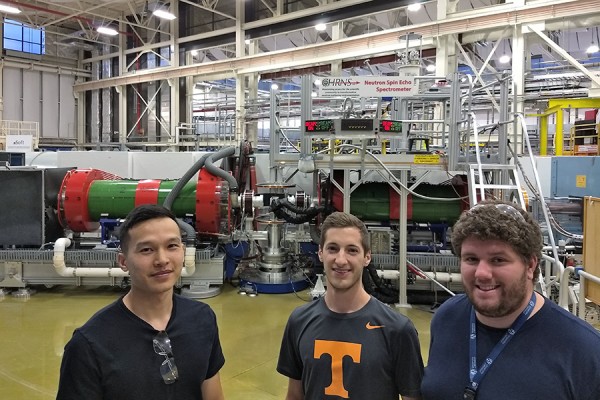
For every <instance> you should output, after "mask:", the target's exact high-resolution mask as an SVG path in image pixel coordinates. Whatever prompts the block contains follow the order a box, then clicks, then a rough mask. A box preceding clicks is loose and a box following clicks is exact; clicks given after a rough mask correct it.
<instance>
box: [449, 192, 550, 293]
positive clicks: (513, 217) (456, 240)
mask: <svg viewBox="0 0 600 400" xmlns="http://www.w3.org/2000/svg"><path fill="white" fill-rule="evenodd" d="M502 204H504V205H505V206H500V207H498V205H502ZM517 213H518V214H517ZM519 214H520V215H521V216H523V218H522V219H521V218H520V217H519ZM469 237H476V238H477V239H479V240H500V241H502V242H505V243H507V244H508V245H510V247H511V248H512V249H513V250H514V251H515V252H516V253H517V254H518V255H519V256H520V257H521V259H522V260H523V262H524V263H525V264H528V263H529V260H530V259H531V257H533V256H535V257H537V259H538V264H539V261H540V260H541V258H542V247H543V241H542V231H541V229H540V226H539V225H538V223H537V222H536V221H535V220H534V219H533V217H532V216H531V215H530V214H529V213H528V212H526V211H525V210H523V209H522V208H521V207H519V205H517V204H514V203H509V202H505V201H498V200H486V201H482V202H481V203H479V204H477V205H476V206H475V207H473V208H471V209H470V210H468V211H465V212H464V213H462V215H461V216H460V218H459V219H458V221H457V222H456V224H454V226H453V227H452V239H451V241H452V248H453V250H454V253H455V254H456V255H457V256H459V257H460V255H461V248H462V244H463V242H464V241H465V239H467V238H469ZM539 273H540V269H539V268H536V270H535V273H534V277H533V279H534V281H535V280H536V279H537V278H538V276H539Z"/></svg>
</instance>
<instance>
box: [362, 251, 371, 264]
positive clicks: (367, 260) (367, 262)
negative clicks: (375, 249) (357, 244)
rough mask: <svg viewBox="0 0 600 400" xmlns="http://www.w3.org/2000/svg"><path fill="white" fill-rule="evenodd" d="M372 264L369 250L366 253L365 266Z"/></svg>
mask: <svg viewBox="0 0 600 400" xmlns="http://www.w3.org/2000/svg"><path fill="white" fill-rule="evenodd" d="M369 264H371V252H370V251H369V252H368V253H367V254H365V265H364V266H365V267H366V266H367V265H369Z"/></svg>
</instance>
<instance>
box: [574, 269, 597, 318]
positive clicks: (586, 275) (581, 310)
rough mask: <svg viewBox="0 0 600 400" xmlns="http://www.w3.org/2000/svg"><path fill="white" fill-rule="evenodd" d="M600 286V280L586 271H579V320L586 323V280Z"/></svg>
mask: <svg viewBox="0 0 600 400" xmlns="http://www.w3.org/2000/svg"><path fill="white" fill-rule="evenodd" d="M586 279H589V280H590V281H592V282H594V283H596V284H598V285H600V278H599V277H597V276H596V275H592V274H590V273H588V272H585V271H579V318H581V319H583V320H584V321H585V301H586V299H585V280H586Z"/></svg>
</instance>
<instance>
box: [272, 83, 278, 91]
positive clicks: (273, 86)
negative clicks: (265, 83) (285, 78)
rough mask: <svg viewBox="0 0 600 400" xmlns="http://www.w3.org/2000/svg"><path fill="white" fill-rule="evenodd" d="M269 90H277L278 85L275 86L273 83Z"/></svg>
mask: <svg viewBox="0 0 600 400" xmlns="http://www.w3.org/2000/svg"><path fill="white" fill-rule="evenodd" d="M271 89H272V90H277V89H279V85H278V84H276V83H274V84H272V85H271Z"/></svg>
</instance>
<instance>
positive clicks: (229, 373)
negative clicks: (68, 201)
mask: <svg viewBox="0 0 600 400" xmlns="http://www.w3.org/2000/svg"><path fill="white" fill-rule="evenodd" d="M121 294H122V292H121V291H120V290H118V289H114V288H106V287H103V288H75V287H54V288H51V289H46V288H43V289H39V290H38V292H37V293H35V294H34V295H32V296H31V298H30V299H28V300H22V299H18V298H14V297H12V296H11V295H7V296H6V297H4V299H3V300H1V301H0V398H2V399H11V400H38V399H39V400H42V399H43V400H48V399H54V398H55V396H56V388H57V383H58V371H59V367H60V360H61V356H62V351H63V346H64V344H65V343H66V342H67V340H68V339H69V338H70V336H71V334H72V332H73V329H75V328H76V327H78V326H80V325H82V324H83V323H84V322H85V321H86V320H87V319H88V318H89V317H90V316H91V315H92V314H93V313H94V312H96V311H97V310H98V309H100V308H101V307H103V306H105V305H107V304H109V303H111V302H112V301H114V300H115V299H116V298H117V297H118V296H120V295H121ZM299 297H302V298H304V299H308V293H307V292H306V291H304V292H302V293H299ZM299 297H297V296H296V295H294V294H293V293H292V294H280V295H267V294H260V295H258V296H257V297H247V296H242V295H239V294H238V293H237V290H236V289H235V288H233V287H231V286H229V285H224V286H223V292H222V293H221V294H220V295H218V296H216V297H213V298H210V299H205V300H203V301H205V302H206V303H208V304H210V306H211V307H212V308H213V310H215V312H216V314H217V318H218V323H219V329H220V335H221V343H222V346H223V351H224V353H225V358H226V362H225V366H224V367H223V369H222V370H221V379H222V383H223V388H224V391H225V397H226V399H227V400H238V399H245V400H247V399H257V400H263V399H264V400H270V399H282V398H283V397H284V395H285V392H286V388H287V378H285V377H283V376H281V375H279V374H278V373H277V372H276V371H275V366H276V364H277V356H278V352H279V345H280V342H281V336H282V334H283V329H284V327H285V323H286V321H287V317H288V315H289V313H290V312H291V311H292V310H293V309H294V308H295V307H297V306H299V305H301V304H303V303H304V302H305V301H304V300H302V299H300V298H299ZM425 309H426V307H425ZM399 311H400V312H402V313H405V314H406V315H408V316H409V317H410V318H411V319H412V320H413V322H414V323H415V326H416V327H417V329H418V331H419V337H420V339H421V348H422V351H423V356H424V358H426V357H427V351H428V348H429V323H430V321H431V316H432V314H431V313H429V312H428V311H426V310H421V309H419V308H412V309H404V308H402V309H399Z"/></svg>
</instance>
